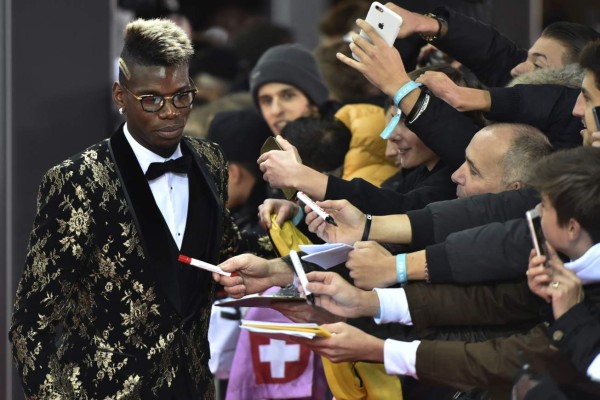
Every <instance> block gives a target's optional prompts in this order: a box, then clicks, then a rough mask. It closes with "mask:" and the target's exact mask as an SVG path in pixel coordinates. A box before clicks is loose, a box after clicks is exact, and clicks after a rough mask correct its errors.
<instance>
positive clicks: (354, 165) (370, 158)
mask: <svg viewBox="0 0 600 400" xmlns="http://www.w3.org/2000/svg"><path fill="white" fill-rule="evenodd" d="M335 117H336V118H337V119H339V120H340V121H342V122H343V123H344V124H345V125H346V126H347V127H348V129H350V131H351V132H352V140H351V141H350V149H349V150H348V153H347V154H346V158H345V159H344V175H343V176H342V178H343V179H346V180H351V179H353V178H362V179H364V180H366V181H368V182H370V183H372V184H374V185H376V186H380V185H381V183H382V182H383V181H385V180H386V179H387V178H389V177H390V176H392V175H393V174H394V173H396V172H398V169H397V168H396V167H395V166H394V165H393V164H392V163H391V162H390V161H388V160H387V159H386V158H385V145H386V141H385V140H383V139H381V137H379V134H380V133H381V131H383V129H384V128H385V125H386V120H385V114H384V110H383V108H381V107H379V106H375V105H372V104H348V105H345V106H344V107H342V108H340V109H339V110H338V112H337V113H336V114H335Z"/></svg>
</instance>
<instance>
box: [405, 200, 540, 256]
mask: <svg viewBox="0 0 600 400" xmlns="http://www.w3.org/2000/svg"><path fill="white" fill-rule="evenodd" d="M539 202H540V197H539V194H538V193H537V192H536V191H535V190H534V189H531V188H525V189H520V190H509V191H505V192H501V193H488V194H482V195H477V196H471V197H466V198H462V199H455V200H447V201H439V202H437V203H432V204H429V205H428V206H427V207H425V208H423V209H421V210H415V211H408V212H407V213H406V214H407V216H408V218H409V220H410V223H411V229H412V238H413V240H412V246H413V248H414V249H424V248H425V247H426V246H428V245H431V244H434V243H440V242H443V241H444V240H446V238H447V237H448V235H449V234H451V233H453V232H458V231H462V230H465V229H469V228H473V227H477V226H481V225H485V224H488V223H491V222H505V221H508V220H511V219H516V218H521V217H523V216H524V215H525V211H527V210H529V209H531V208H533V207H535V205H536V204H537V203H539Z"/></svg>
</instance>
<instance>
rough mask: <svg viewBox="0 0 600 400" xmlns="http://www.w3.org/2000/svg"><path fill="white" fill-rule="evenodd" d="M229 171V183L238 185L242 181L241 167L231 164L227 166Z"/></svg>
mask: <svg viewBox="0 0 600 400" xmlns="http://www.w3.org/2000/svg"><path fill="white" fill-rule="evenodd" d="M227 170H228V171H229V181H230V182H233V183H237V182H239V181H240V179H241V175H242V171H241V170H240V166H239V165H237V164H235V163H229V165H228V166H227Z"/></svg>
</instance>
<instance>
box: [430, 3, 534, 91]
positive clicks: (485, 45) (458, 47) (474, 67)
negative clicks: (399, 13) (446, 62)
mask: <svg viewBox="0 0 600 400" xmlns="http://www.w3.org/2000/svg"><path fill="white" fill-rule="evenodd" d="M433 13H434V14H435V15H437V16H440V17H442V18H444V19H445V20H446V21H447V22H448V32H447V33H446V35H445V36H444V37H443V38H440V39H438V40H436V41H435V42H434V43H433V44H434V45H435V46H436V47H437V48H439V49H440V50H442V51H443V52H445V53H447V54H449V55H451V56H452V57H454V58H455V59H456V60H458V61H460V62H461V63H462V64H464V65H465V66H467V67H468V68H469V69H470V70H471V71H473V73H474V74H475V75H477V77H478V78H479V80H480V81H481V82H482V83H484V84H485V85H487V86H490V87H493V86H504V85H506V84H507V83H508V82H509V81H510V79H511V75H510V71H511V69H513V68H514V67H515V66H516V65H517V64H519V63H521V62H523V61H524V60H525V59H527V50H525V49H522V48H520V47H519V46H517V45H516V44H515V43H514V42H512V41H511V40H510V39H508V38H507V37H505V36H503V35H502V34H501V33H500V32H498V31H497V30H496V29H494V28H493V27H491V26H490V25H486V24H484V23H482V22H479V21H477V20H475V19H473V18H469V17H467V16H465V15H462V14H460V13H457V12H455V11H453V10H451V9H449V8H447V7H438V8H436V9H435V10H434V11H433Z"/></svg>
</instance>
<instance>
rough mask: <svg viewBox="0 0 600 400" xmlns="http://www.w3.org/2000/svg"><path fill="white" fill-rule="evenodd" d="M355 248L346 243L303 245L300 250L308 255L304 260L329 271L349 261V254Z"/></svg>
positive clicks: (303, 257)
mask: <svg viewBox="0 0 600 400" xmlns="http://www.w3.org/2000/svg"><path fill="white" fill-rule="evenodd" d="M353 248H354V247H352V246H350V245H348V244H345V243H325V244H306V245H304V244H301V245H300V250H302V251H303V252H305V253H306V255H304V256H302V260H304V261H307V262H311V263H314V264H317V265H318V266H320V267H321V268H325V269H329V268H331V267H333V266H335V265H338V264H341V263H344V262H346V261H347V260H348V253H350V251H352V249H353Z"/></svg>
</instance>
